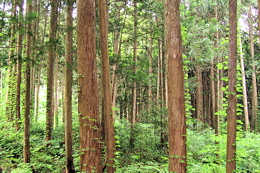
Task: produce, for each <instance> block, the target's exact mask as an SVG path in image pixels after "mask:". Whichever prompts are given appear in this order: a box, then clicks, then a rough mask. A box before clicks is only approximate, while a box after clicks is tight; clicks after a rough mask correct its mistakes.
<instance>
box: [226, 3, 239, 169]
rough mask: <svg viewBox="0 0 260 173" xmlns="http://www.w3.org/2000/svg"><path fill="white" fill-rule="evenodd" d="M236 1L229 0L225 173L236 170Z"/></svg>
mask: <svg viewBox="0 0 260 173" xmlns="http://www.w3.org/2000/svg"><path fill="white" fill-rule="evenodd" d="M236 67H237V1H236V0H229V63H228V93H229V94H228V108H227V160H226V172H227V173H231V172H233V171H235V170H236V116H237V115H236V103H237V99H236V73H237V70H236Z"/></svg>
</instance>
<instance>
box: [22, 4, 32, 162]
mask: <svg viewBox="0 0 260 173" xmlns="http://www.w3.org/2000/svg"><path fill="white" fill-rule="evenodd" d="M31 12H32V3H31V2H30V1H27V14H30V13H31ZM31 22H32V21H30V22H29V24H28V26H27V27H28V30H27V34H26V41H27V45H26V46H27V47H26V56H27V58H28V61H27V62H26V67H25V68H26V70H25V114H24V148H23V159H24V162H25V163H29V162H30V112H31V82H30V79H31V61H30V60H29V58H31V57H32V50H31V49H32V46H31V39H32V37H31V32H32V23H31Z"/></svg>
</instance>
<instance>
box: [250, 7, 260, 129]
mask: <svg viewBox="0 0 260 173" xmlns="http://www.w3.org/2000/svg"><path fill="white" fill-rule="evenodd" d="M248 18H249V37H250V52H251V59H252V125H251V127H252V130H256V129H257V109H258V98H257V79H256V66H255V62H254V61H255V49H254V40H253V18H252V6H250V8H249V13H248Z"/></svg>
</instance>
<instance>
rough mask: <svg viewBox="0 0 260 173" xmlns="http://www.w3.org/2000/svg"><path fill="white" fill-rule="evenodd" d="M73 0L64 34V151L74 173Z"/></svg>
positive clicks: (67, 166)
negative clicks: (65, 33)
mask: <svg viewBox="0 0 260 173" xmlns="http://www.w3.org/2000/svg"><path fill="white" fill-rule="evenodd" d="M74 2H75V1H74V0H69V1H68V2H67V35H66V55H65V56H66V60H65V61H66V63H65V94H64V96H65V99H64V100H65V101H64V102H65V103H64V107H65V151H66V173H74V172H76V171H75V168H74V164H73V157H72V155H73V150H72V145H73V143H72V142H73V141H72V133H73V132H72V80H73V50H72V46H73V17H72V12H73V4H74Z"/></svg>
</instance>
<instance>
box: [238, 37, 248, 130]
mask: <svg viewBox="0 0 260 173" xmlns="http://www.w3.org/2000/svg"><path fill="white" fill-rule="evenodd" d="M239 46H240V53H239V55H240V64H241V76H242V87H243V103H244V117H245V130H246V131H248V130H250V123H249V114H248V104H247V91H246V76H245V65H244V57H243V48H242V42H241V37H240V43H239Z"/></svg>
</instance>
